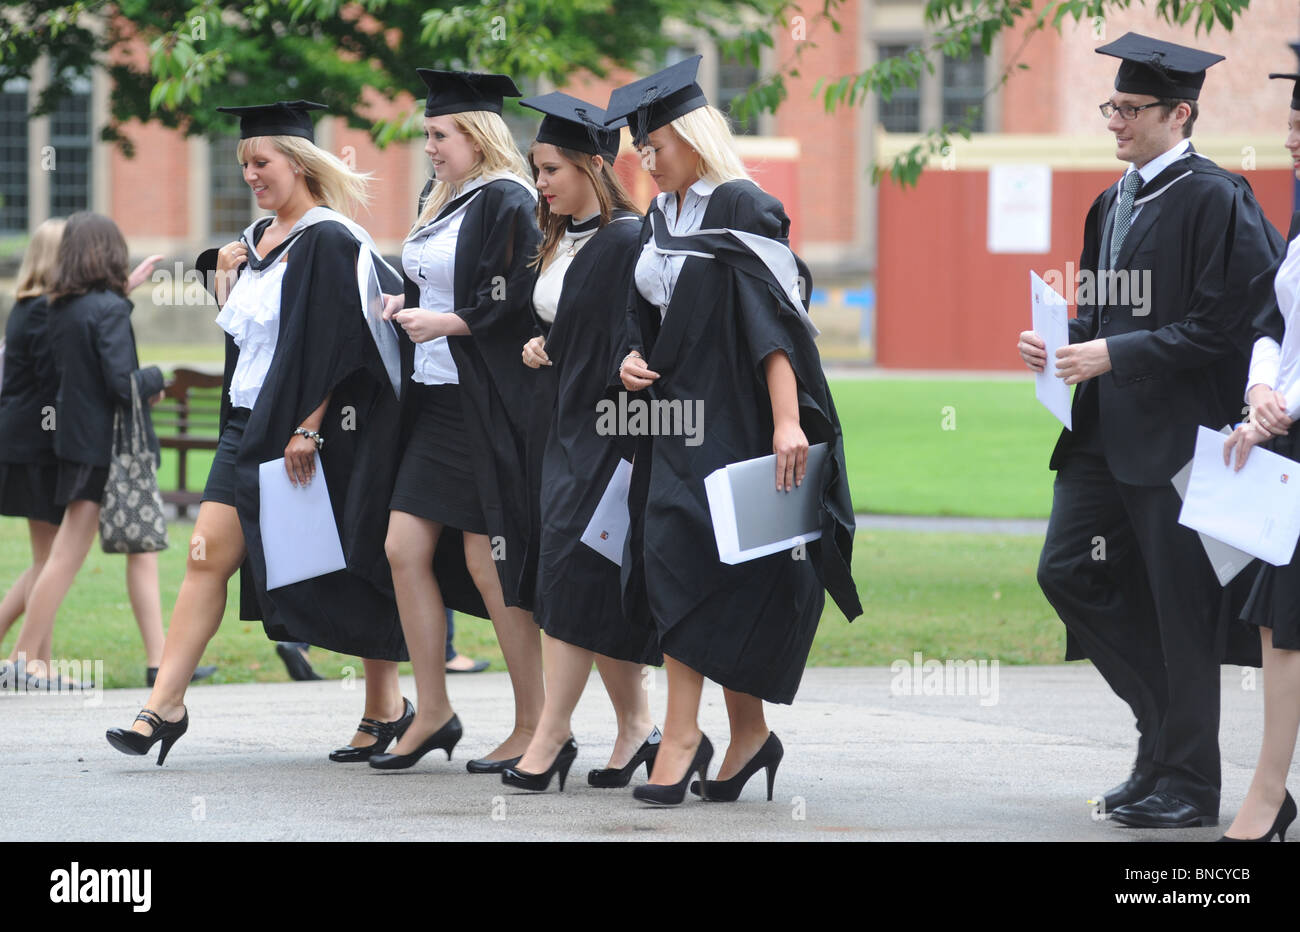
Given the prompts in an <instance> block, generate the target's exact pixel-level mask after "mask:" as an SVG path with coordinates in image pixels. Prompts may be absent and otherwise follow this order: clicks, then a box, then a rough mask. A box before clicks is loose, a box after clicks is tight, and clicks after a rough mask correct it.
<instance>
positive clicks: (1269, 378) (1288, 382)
mask: <svg viewBox="0 0 1300 932" xmlns="http://www.w3.org/2000/svg"><path fill="white" fill-rule="evenodd" d="M1273 291H1274V293H1275V294H1276V295H1277V306H1278V309H1279V310H1280V311H1281V312H1282V320H1283V322H1284V324H1285V329H1284V330H1283V331H1282V345H1281V346H1279V345H1278V343H1277V341H1276V340H1274V339H1273V338H1272V337H1260V338H1259V339H1258V340H1256V341H1255V349H1254V351H1252V352H1251V354H1250V375H1249V377H1248V378H1247V379H1246V395H1247V396H1249V395H1250V389H1252V388H1253V387H1255V386H1256V385H1261V384H1262V385H1267V386H1268V387H1269V388H1271V389H1273V390H1274V391H1278V392H1281V393H1282V394H1283V395H1284V396H1286V413H1287V414H1288V415H1289V416H1290V417H1292V418H1295V417H1297V416H1300V237H1297V238H1296V239H1293V240H1292V241H1291V244H1290V245H1289V246H1288V247H1287V250H1286V258H1285V259H1283V260H1282V265H1281V267H1280V268H1279V269H1278V270H1277V277H1276V278H1275V279H1274V280H1273Z"/></svg>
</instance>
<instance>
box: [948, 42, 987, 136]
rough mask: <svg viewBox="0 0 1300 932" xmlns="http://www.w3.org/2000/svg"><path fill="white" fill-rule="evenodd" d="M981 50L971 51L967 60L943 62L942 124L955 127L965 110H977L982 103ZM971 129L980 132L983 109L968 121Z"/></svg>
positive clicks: (982, 128)
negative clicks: (970, 121)
mask: <svg viewBox="0 0 1300 932" xmlns="http://www.w3.org/2000/svg"><path fill="white" fill-rule="evenodd" d="M984 68H985V61H984V50H983V49H981V48H980V47H979V46H975V47H973V48H972V49H971V53H970V58H967V59H960V58H949V57H948V56H946V55H945V56H944V59H943V122H945V123H951V124H953V125H958V124H960V123H962V122H963V121H964V120H965V119H966V110H967V108H969V107H978V106H980V104H981V102H982V101H983V100H984V82H985V75H984ZM971 129H973V130H974V131H975V132H977V133H980V132H983V131H984V110H983V108H982V107H981V109H980V112H979V115H978V116H977V117H975V119H974V120H973V121H972V124H971Z"/></svg>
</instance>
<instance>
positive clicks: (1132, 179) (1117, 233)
mask: <svg viewBox="0 0 1300 932" xmlns="http://www.w3.org/2000/svg"><path fill="white" fill-rule="evenodd" d="M1140 187H1142V175H1141V174H1140V173H1138V172H1129V173H1128V174H1127V175H1125V176H1124V186H1123V187H1122V188H1121V189H1120V193H1119V203H1118V204H1116V205H1115V228H1114V229H1113V230H1111V233H1110V267H1111V268H1112V269H1113V268H1114V267H1115V260H1116V259H1118V258H1119V251H1120V249H1122V248H1123V246H1124V238H1125V237H1126V236H1128V228H1129V226H1130V225H1131V224H1132V222H1133V199H1134V197H1135V196H1136V195H1137V189H1138V188H1140Z"/></svg>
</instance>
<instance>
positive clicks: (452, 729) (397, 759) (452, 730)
mask: <svg viewBox="0 0 1300 932" xmlns="http://www.w3.org/2000/svg"><path fill="white" fill-rule="evenodd" d="M462 734H464V731H463V730H462V729H461V727H460V719H459V718H457V717H456V715H455V714H454V713H453V714H452V716H451V718H450V719H449V720H448V721H447V724H445V725H443V726H442V727H441V728H439V729H438V730H437V731H435V732H434V733H433V734H431V735H429V737H428V738H426V739H425V740H424V743H423V744H421V745H420V746H419V747H418V748H416V749H415V750H414V751H412V752H411V753H410V754H372V755H370V766H371V767H374V768H375V769H376V770H405V769H406V768H407V767H412V766H414V765H415V762H416V761H418V760H419V759H420V758H421V757H423V756H424V755H426V754H428V753H429V752H430V751H432V750H433V749H434V748H442V749H443V750H444V751H446V752H447V760H451V749H452V748H454V747H455V746H456V742H457V741H459V740H460V736H461V735H462Z"/></svg>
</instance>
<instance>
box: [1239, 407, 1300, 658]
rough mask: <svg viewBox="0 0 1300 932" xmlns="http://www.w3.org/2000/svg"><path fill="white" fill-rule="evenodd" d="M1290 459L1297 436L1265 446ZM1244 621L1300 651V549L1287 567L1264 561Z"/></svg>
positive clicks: (1283, 646) (1279, 645) (1285, 647)
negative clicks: (1271, 632) (1269, 631)
mask: <svg viewBox="0 0 1300 932" xmlns="http://www.w3.org/2000/svg"><path fill="white" fill-rule="evenodd" d="M1263 446H1264V448H1265V449H1268V450H1272V451H1273V452H1274V453H1276V454H1278V455H1279V456H1285V457H1286V458H1287V459H1296V454H1297V453H1300V450H1298V449H1297V444H1296V434H1294V433H1292V434H1289V435H1287V436H1285V437H1274V438H1273V439H1272V440H1270V441H1268V442H1267V443H1266V444H1263ZM1241 620H1242V621H1245V622H1247V623H1249V624H1252V625H1257V626H1259V627H1261V628H1272V629H1273V646H1274V647H1276V648H1279V649H1280V650H1300V547H1298V548H1297V549H1296V553H1294V554H1292V555H1291V562H1290V563H1288V564H1287V565H1286V566H1273V565H1272V564H1271V563H1263V562H1262V561H1261V563H1260V568H1259V573H1258V575H1257V576H1256V577H1255V585H1254V586H1253V587H1252V588H1251V590H1250V596H1249V597H1248V598H1247V599H1246V604H1245V606H1243V608H1242V610H1241Z"/></svg>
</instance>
